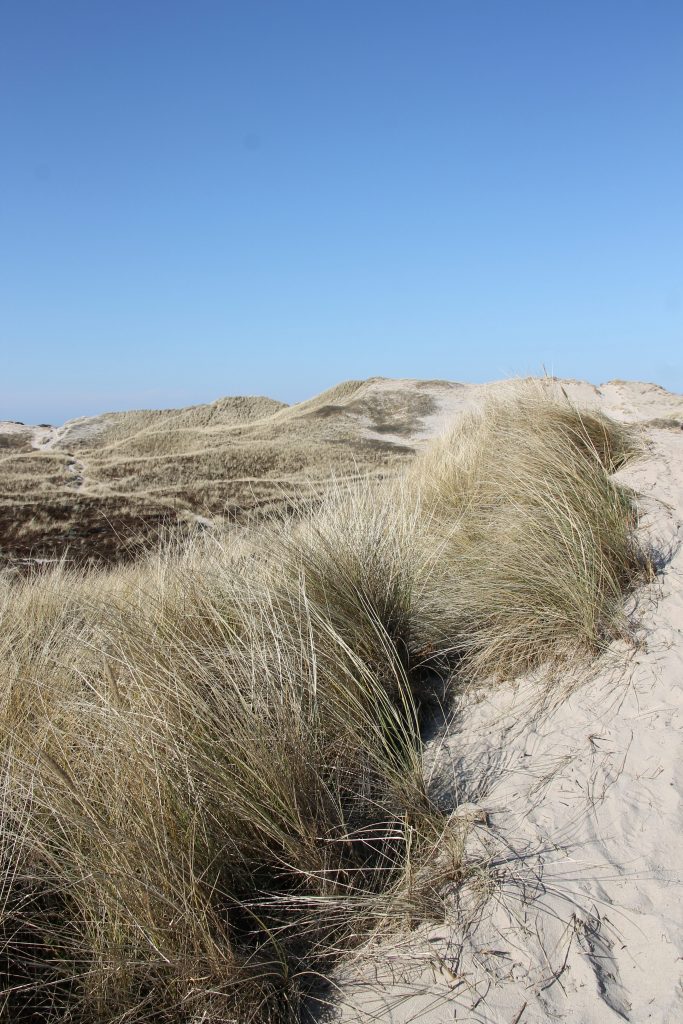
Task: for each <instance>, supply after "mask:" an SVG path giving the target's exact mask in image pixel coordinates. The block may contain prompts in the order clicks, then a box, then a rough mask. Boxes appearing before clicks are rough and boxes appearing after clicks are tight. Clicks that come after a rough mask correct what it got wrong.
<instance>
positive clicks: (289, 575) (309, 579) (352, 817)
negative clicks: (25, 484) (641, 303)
mask: <svg viewBox="0 0 683 1024" xmlns="http://www.w3.org/2000/svg"><path fill="white" fill-rule="evenodd" d="M632 454H634V443H633V440H632V438H631V436H630V435H629V434H628V433H627V432H626V431H625V430H623V429H622V428H620V427H617V426H616V425H614V424H612V423H611V422H609V421H607V420H605V419H604V418H603V417H598V416H595V415H593V414H590V415H588V414H583V413H579V412H578V411H577V410H575V409H573V408H572V407H570V406H569V405H568V403H565V402H564V400H563V399H562V398H560V401H559V402H552V401H549V400H548V399H547V398H544V397H542V396H541V395H539V394H536V393H533V392H530V391H529V390H528V389H521V390H519V389H518V390H517V391H515V392H514V393H513V394H512V395H511V396H508V397H507V398H505V399H502V400H497V401H495V402H493V403H492V404H490V405H489V406H488V407H487V408H486V410H485V411H484V412H483V413H482V414H481V415H477V416H472V417H470V418H469V419H467V421H466V422H464V423H463V425H462V426H461V427H459V428H458V430H457V431H456V432H455V433H454V434H452V435H451V436H450V437H449V438H447V439H445V440H444V441H443V443H441V444H440V445H439V446H437V447H436V448H434V449H433V450H431V451H430V452H428V453H427V454H426V455H425V456H424V458H422V459H421V460H420V461H419V463H418V464H416V466H415V468H414V470H413V471H411V472H410V473H409V474H408V475H407V476H406V477H405V478H404V479H403V480H402V481H400V482H399V483H387V484H386V485H384V486H383V485H377V484H375V485H369V484H366V485H359V486H357V487H354V488H346V489H344V488H342V487H341V486H340V487H337V488H335V489H334V490H333V491H332V493H330V494H329V495H328V497H327V498H326V500H325V501H324V502H323V504H322V506H321V507H318V508H316V509H315V510H313V511H309V512H306V511H305V510H299V515H298V517H297V518H296V520H293V521H292V522H290V523H284V524H282V523H280V524H278V523H272V524H271V525H270V526H268V527H261V528H258V529H254V530H253V531H251V532H246V531H244V532H241V533H239V532H232V533H230V534H228V535H226V537H225V538H224V539H223V540H219V539H216V538H211V537H206V536H204V537H202V536H200V535H198V536H197V537H195V538H194V540H193V541H192V542H191V543H188V544H187V545H185V546H184V547H182V548H177V549H173V548H168V549H167V550H165V551H163V552H159V553H157V554H155V555H151V556H148V557H147V559H146V560H145V561H143V562H139V563H138V564H136V565H133V566H129V567H122V568H119V569H117V570H115V571H111V572H108V573H105V572H99V573H96V572H93V573H90V574H85V573H77V572H75V571H73V570H69V569H67V568H66V567H64V566H59V567H57V569H55V570H54V571H52V572H50V573H46V574H44V575H41V576H38V577H36V578H34V579H32V580H18V579H14V578H10V577H9V576H6V577H2V578H0V702H1V703H0V743H1V749H2V780H3V784H2V793H3V805H2V831H1V832H0V837H1V848H0V860H1V864H2V882H1V884H2V903H1V904H0V906H2V913H3V919H2V929H3V953H2V961H1V963H0V971H1V974H2V977H3V980H4V1000H5V1002H4V1012H5V1017H6V1019H8V1020H12V1021H19V1020H22V1019H25V1020H32V1021H51V1022H57V1021H60V1022H66V1021H69V1022H80V1024H86V1022H87V1024H90V1022H104V1021H107V1022H114V1021H116V1022H120V1024H123V1022H124V1021H125V1022H126V1024H131V1022H140V1024H142V1022H146V1024H150V1022H152V1021H154V1022H163V1021H165V1022H168V1024H170V1022H177V1021H186V1022H188V1024H189V1022H199V1021H202V1022H205V1024H210V1022H215V1024H218V1022H219V1021H225V1020H239V1021H241V1022H242V1021H244V1022H255V1024H256V1022H285V1021H291V1022H298V1021H301V1020H304V1019H307V1014H308V1012H309V1010H310V1008H311V1007H312V1006H314V1005H316V1004H319V1003H320V1002H321V1001H322V1002H324V1001H325V1000H326V999H327V998H328V992H327V991H326V989H325V978H326V977H327V976H328V975H329V973H330V971H331V969H332V967H333V966H334V963H335V962H336V960H337V958H338V957H339V956H340V955H342V954H343V953H344V951H346V950H348V949H349V948H350V947H352V946H353V945H355V944H357V943H358V942H359V941H361V940H362V938H363V936H365V935H367V934H368V933H369V932H371V931H373V930H374V929H377V928H386V927H389V926H394V927H406V926H408V927H409V926H410V925H411V924H413V923H414V922H415V921H419V920H421V919H424V918H427V917H434V916H437V917H438V916H439V915H443V913H444V909H443V897H444V894H445V892H446V891H447V890H448V887H449V886H452V885H453V884H454V883H457V881H458V879H459V878H460V877H461V876H462V874H463V872H464V871H465V870H466V865H465V864H464V863H463V846H464V838H465V837H464V834H463V830H462V828H461V827H458V828H455V827H453V825H452V820H451V819H448V818H446V817H444V816H442V815H441V814H440V813H439V811H438V810H437V808H435V807H434V806H433V805H432V804H431V802H430V800H429V797H428V794H427V786H426V782H425V778H424V773H423V766H422V744H421V736H420V728H421V711H420V706H421V702H422V700H423V697H424V694H425V689H426V687H427V686H428V682H429V675H428V673H427V666H428V665H429V663H430V662H432V663H438V665H439V666H441V667H442V668H448V669H449V670H450V669H453V668H456V669H457V670H458V672H459V673H460V674H461V675H463V674H465V675H468V676H474V677H476V678H483V677H484V676H486V675H488V676H500V675H504V674H511V673H516V672H519V671H523V670H526V669H527V668H529V667H535V666H537V665H538V664H540V663H541V662H542V661H545V660H548V659H550V660H555V661H557V660H559V659H562V658H565V659H566V658H567V657H568V656H572V657H573V656H574V655H576V654H577V653H584V654H585V653H592V652H594V651H595V650H597V649H599V648H600V647H601V646H602V645H604V644H605V643H606V642H607V641H608V639H609V638H610V637H612V636H615V635H618V634H619V633H621V632H623V631H624V630H625V629H626V622H625V619H624V613H623V595H624V592H625V590H627V589H628V588H629V587H630V586H632V585H633V582H634V580H635V578H636V576H637V574H638V571H639V569H640V568H641V565H642V556H641V555H640V554H639V552H638V548H637V543H636V540H635V535H634V531H635V528H636V525H637V516H636V509H635V504H634V499H633V496H632V495H631V494H630V493H629V492H627V491H625V490H624V489H623V488H621V487H619V485H617V484H616V483H615V482H614V481H613V480H612V479H611V478H610V473H611V472H612V470H613V469H615V468H616V467H618V466H619V465H621V464H622V463H623V462H624V460H626V459H627V458H629V457H630V456H631V455H632Z"/></svg>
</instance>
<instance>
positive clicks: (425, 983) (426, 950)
mask: <svg viewBox="0 0 683 1024" xmlns="http://www.w3.org/2000/svg"><path fill="white" fill-rule="evenodd" d="M567 390H568V391H573V392H574V395H572V397H575V396H576V397H580V398H581V400H582V401H584V402H586V401H590V402H591V403H595V404H598V405H601V406H602V407H604V408H605V409H606V411H608V412H609V413H610V414H612V415H614V416H616V417H621V418H623V419H625V420H630V421H638V420H640V421H644V422H648V421H653V420H655V421H656V420H665V421H667V424H668V426H671V424H669V423H668V421H670V420H672V419H675V418H676V416H677V415H680V413H681V410H682V409H683V402H682V400H681V397H680V396H675V395H670V394H668V393H666V392H663V391H662V389H660V388H657V387H656V386H655V385H642V384H624V383H621V382H615V383H612V384H609V385H605V386H604V387H603V388H601V389H600V390H598V389H592V388H591V387H590V386H586V385H580V384H576V385H573V386H572V385H568V387H567ZM577 391H579V392H581V394H580V396H578V395H576V392H577ZM667 424H665V425H664V426H662V427H657V428H654V429H652V430H651V434H650V436H651V447H650V450H649V452H648V454H647V457H646V458H644V459H642V460H641V461H640V462H638V463H637V464H634V465H633V466H632V467H630V468H629V469H628V470H626V471H624V472H623V473H622V474H621V476H622V478H623V479H624V480H625V481H626V482H628V483H629V484H630V485H632V486H633V487H634V488H636V489H637V490H638V491H640V492H642V494H643V509H644V513H645V514H644V522H643V528H644V529H645V530H647V532H648V534H649V536H650V538H651V539H652V542H653V543H654V544H655V545H656V547H657V549H658V551H659V552H660V557H661V561H662V573H661V575H660V577H659V579H658V581H657V582H655V583H654V584H653V585H652V586H650V587H646V588H643V590H642V591H641V593H640V594H639V595H638V597H637V608H636V612H637V614H638V615H639V617H640V621H641V630H640V636H639V639H638V643H637V644H636V645H635V646H633V647H631V646H627V645H625V644H622V645H614V647H613V648H612V650H611V651H610V652H609V655H608V656H607V657H605V658H604V659H602V660H601V662H600V664H599V665H596V666H595V667H594V669H593V670H592V671H589V672H588V673H587V677H586V678H585V679H584V680H583V682H582V683H581V684H580V685H578V686H577V685H576V682H575V681H570V680H568V679H558V680H556V681H555V682H554V684H553V687H552V689H551V691H550V694H549V696H548V698H547V699H546V700H545V702H543V701H542V700H541V688H540V687H539V684H538V682H537V681H534V680H531V679H529V680H523V681H522V682H521V683H518V684H516V685H513V684H504V685H501V686H499V687H498V688H496V689H495V690H494V691H493V692H488V693H486V694H479V695H478V702H477V703H474V704H473V703H472V695H468V696H467V698H466V699H465V700H463V702H462V706H461V708H459V709H456V712H455V714H454V716H453V720H452V721H451V722H450V723H449V724H448V726H447V727H446V728H445V729H444V730H443V731H442V733H441V734H440V735H439V736H438V737H437V738H435V739H434V740H433V741H432V742H431V747H430V750H429V751H428V757H427V761H428V766H429V770H430V772H431V777H432V783H433V791H434V795H435V797H436V798H437V799H438V800H440V801H441V802H442V804H443V805H444V806H445V807H446V808H448V807H449V806H455V804H456V803H458V802H461V801H463V800H469V801H471V805H470V809H469V810H470V817H471V818H474V819H478V820H479V822H480V823H479V824H476V823H475V824H474V826H473V831H472V833H471V836H470V839H469V841H468V849H469V852H470V856H471V859H472V864H473V865H475V866H476V865H478V867H475V870H474V872H473V876H472V879H471V881H470V882H469V883H468V884H467V885H466V886H465V889H464V890H463V891H462V892H461V893H460V897H459V900H458V902H457V903H456V902H455V897H453V899H452V901H451V904H450V909H449V913H448V920H447V921H446V924H445V925H444V926H438V927H434V928H427V927H423V928H420V929H418V930H417V931H416V932H413V933H412V935H410V936H406V937H404V938H403V939H402V940H401V941H400V942H395V943H386V942H385V943H383V944H382V945H381V946H379V947H377V948H376V949H373V950H372V951H371V952H367V951H366V952H365V953H364V954H363V956H361V957H360V958H359V960H358V962H357V963H356V964H355V965H354V966H353V967H352V968H349V969H348V970H347V971H346V973H345V974H344V975H343V976H342V977H340V979H339V981H340V985H341V997H342V1003H343V1004H344V1005H343V1009H342V1010H341V1011H340V1019H342V1020H348V1021H350V1020H371V1019H372V1020H376V1021H377V1020H379V1021H392V1022H408V1021H424V1022H428V1024H437V1022H442V1021H443V1022H445V1021H453V1020H455V1021H471V1022H480V1024H484V1022H495V1024H532V1022H533V1024H546V1022H550V1021H563V1022H572V1024H608V1022H617V1021H624V1020H626V1021H633V1022H644V1021H653V1022H660V1024H665V1022H666V1024H674V1022H678V1021H682V1020H683V989H682V987H681V978H682V975H683V910H682V904H681V896H682V895H683V892H682V890H681V882H682V881H683V803H682V801H681V792H682V784H683V779H682V777H681V773H682V770H683V758H682V756H681V755H682V754H683V734H682V732H681V724H682V723H681V703H682V697H683V551H682V550H681V542H683V431H681V430H680V429H679V428H677V427H676V424H675V423H674V424H673V429H669V428H668V426H667ZM472 805H474V806H472ZM463 813H465V814H467V808H466V809H465V811H464V812H463Z"/></svg>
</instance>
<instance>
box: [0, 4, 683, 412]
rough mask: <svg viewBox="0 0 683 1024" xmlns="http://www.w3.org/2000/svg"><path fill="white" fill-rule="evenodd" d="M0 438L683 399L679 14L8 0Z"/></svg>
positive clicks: (668, 9)
mask: <svg viewBox="0 0 683 1024" xmlns="http://www.w3.org/2000/svg"><path fill="white" fill-rule="evenodd" d="M0 146H1V159H0V351H1V357H2V359H1V364H0V418H1V417H10V418H16V419H23V420H26V421H37V420H48V421H52V422H61V421H62V420H63V419H64V418H66V417H69V416H75V415H80V414H86V413H95V412H100V411H103V410H106V409H116V408H118V409H120V408H132V407H142V406H148V407H149V406H157V407H158V406H166V405H179V404H187V403H191V402H202V401H210V400H212V399H214V398H216V397H218V396H219V395H222V394H244V393H247V394H268V395H272V396H274V397H277V398H280V399H283V400H285V401H296V400H299V399H302V398H305V397H307V396H309V395H311V394H314V393H316V392H318V391H320V390H322V389H323V388H325V387H327V386H329V385H331V384H333V383H336V382H337V381H339V380H341V379H344V378H348V377H365V376H369V375H372V374H380V375H385V376H411V377H412V376H414V377H446V378H451V379H456V380H487V379H493V378H496V377H500V376H505V375H509V374H512V373H524V372H539V371H540V370H541V365H542V364H545V366H546V367H547V368H548V370H554V371H555V372H556V373H559V374H562V375H567V376H577V377H586V378H588V379H590V380H593V381H596V382H599V381H601V380H604V379H607V378H609V377H627V378H628V377H635V378H641V379H649V380H656V381H658V382H659V383H661V384H664V385H665V386H667V387H669V388H672V389H674V390H679V391H683V354H682V353H683V2H681V0H668V2H667V0H641V2H632V0H538V2H530V0H306V2H304V0H269V2H266V0H239V2H237V0H183V2H177V0H106V2H105V0H0Z"/></svg>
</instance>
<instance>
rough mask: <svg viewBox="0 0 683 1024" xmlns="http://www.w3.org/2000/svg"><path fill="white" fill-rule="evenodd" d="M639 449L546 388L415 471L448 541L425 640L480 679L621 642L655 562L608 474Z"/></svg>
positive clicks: (485, 418) (623, 433)
mask: <svg viewBox="0 0 683 1024" xmlns="http://www.w3.org/2000/svg"><path fill="white" fill-rule="evenodd" d="M638 451H639V446H638V442H637V439H636V437H635V435H634V434H633V432H632V431H630V430H629V429H628V428H626V427H625V426H623V425H621V424H617V423H615V422H614V421H612V420H609V419H608V418H607V417H605V416H603V415H602V414H600V413H598V412H593V411H580V410H578V409H577V408H576V407H574V406H572V405H571V404H570V402H569V401H568V399H566V397H565V396H564V395H563V394H560V395H559V396H558V398H557V399H556V400H554V401H553V400H549V399H548V397H547V395H546V394H545V393H544V392H543V391H542V390H541V389H540V387H538V386H537V385H535V384H527V385H525V386H522V387H520V386H517V387H516V388H515V389H513V390H512V391H511V393H509V394H507V395H503V396H502V397H501V396H500V395H498V396H494V397H493V398H492V399H490V400H489V401H488V402H487V403H486V404H484V406H483V407H482V408H480V409H479V410H477V411H476V412H472V413H470V414H469V415H468V416H467V417H465V419H464V420H463V422H461V423H460V424H459V425H458V426H457V427H456V429H455V431H454V432H453V433H452V434H451V435H449V436H447V437H445V438H444V439H443V440H442V441H441V442H440V443H438V444H437V445H435V446H434V447H433V448H432V449H431V451H429V452H428V453H427V455H426V457H425V458H423V459H422V460H420V462H419V463H418V464H417V465H416V466H415V474H416V476H417V486H418V488H419V489H420V491H421V494H422V501H423V504H424V506H425V509H427V510H429V515H430V532H431V534H432V535H434V536H435V537H438V545H437V546H436V547H435V551H436V557H435V559H434V566H433V571H432V576H431V580H430V585H429V588H428V591H427V593H426V594H425V600H424V602H423V608H422V629H423V633H424V639H425V641H426V642H427V643H428V644H429V645H430V646H432V647H433V648H434V649H435V650H436V651H443V652H446V653H448V654H456V655H458V656H459V657H461V658H463V659H464V660H465V663H466V668H467V672H468V673H469V675H470V676H475V677H478V678H480V679H481V678H485V677H487V676H489V675H493V676H496V677H502V676H514V675H517V674H519V673H520V672H524V671H528V670H532V669H535V668H537V667H538V666H540V665H541V664H543V663H547V662H553V661H563V660H566V659H567V658H570V657H577V656H581V655H582V654H586V653H588V654H595V653H597V652H598V651H599V650H600V649H602V648H603V647H604V646H605V644H606V643H608V642H609V641H610V640H611V639H614V638H615V637H618V636H622V635H624V634H625V632H627V630H628V623H627V621H626V618H625V613H624V606H623V595H624V593H625V591H627V590H628V589H629V588H630V587H631V586H632V584H633V583H634V582H635V580H637V579H638V578H639V577H640V576H641V575H642V573H643V571H644V569H645V568H646V566H645V558H644V555H643V553H642V552H641V550H640V547H639V544H638V541H637V538H636V532H635V531H636V527H637V522H638V512H637V505H636V501H635V496H634V495H633V493H632V492H631V491H630V490H629V489H628V488H627V487H624V486H623V485H621V484H619V483H617V482H616V481H615V480H614V479H613V478H612V477H611V474H612V473H613V472H614V471H615V470H616V469H618V468H620V467H622V466H623V465H624V464H625V463H626V462H627V461H628V460H629V459H631V458H632V457H634V456H635V455H636V454H637V453H638Z"/></svg>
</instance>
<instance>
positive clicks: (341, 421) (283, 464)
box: [0, 377, 683, 565]
mask: <svg viewBox="0 0 683 1024" xmlns="http://www.w3.org/2000/svg"><path fill="white" fill-rule="evenodd" d="M561 383H562V385H563V387H564V389H565V391H566V392H567V394H568V395H569V397H570V398H571V399H572V400H576V401H580V402H581V403H584V404H586V403H587V404H589V405H595V406H599V407H601V408H602V409H603V410H604V411H605V412H608V413H610V414H613V415H615V416H618V417H619V418H623V419H626V420H629V421H642V422H647V421H652V420H659V421H660V425H661V424H662V423H663V424H665V425H669V426H675V424H676V422H677V421H678V420H683V398H681V396H677V395H673V394H670V393H668V392H666V391H665V390H664V389H662V388H661V387H659V386H657V385H655V384H642V383H636V382H628V381H612V382H610V383H608V384H604V385H602V386H601V387H599V388H597V387H594V386H593V385H591V384H587V383H583V382H580V381H562V382H561ZM504 386H505V385H504V382H503V383H502V384H499V383H494V384H486V385H476V384H459V383H454V382H451V381H432V380H426V381H420V380H391V379H388V378H383V377H373V378H370V379H369V380H366V381H345V382H343V383H342V384H338V385H337V386H336V387H333V388H330V389H329V390H328V391H324V392H322V394H320V395H318V396H317V397H315V398H311V399H308V400H307V401H304V402H300V403H298V404H297V405H292V406H287V405H284V404H283V403H282V402H277V401H275V400H273V399H270V398H263V397H228V398H220V399H218V400H217V401H216V402H212V403H211V404H208V405H197V406H190V407H188V408H184V409H154V410H140V411H136V412H120V413H117V412H111V413H104V414H102V415H100V416H93V417H82V418H79V419H74V420H69V421H68V422H67V423H65V424H63V425H62V426H58V427H49V426H45V425H42V426H28V425H24V424H18V423H14V422H10V421H0V563H3V562H4V563H5V564H15V565H17V564H18V565H28V564H33V563H35V562H45V561H52V560H55V559H58V558H62V557H67V558H68V559H69V560H73V561H76V562H84V561H85V562H94V563H98V564H103V563H105V564H106V563H110V562H116V561H119V560H121V559H124V560H125V559H127V558H129V557H131V556H132V555H134V554H135V553H136V552H137V551H139V550H140V546H141V545H142V546H143V547H144V546H149V545H150V544H154V543H155V542H156V540H157V539H158V537H159V535H160V532H167V531H168V530H171V531H174V530H178V529H180V530H183V529H186V528H187V527H188V525H190V524H191V523H192V522H195V521H197V517H199V519H200V521H201V522H203V523H205V524H206V523H207V522H211V521H213V520H222V519H227V520H229V521H237V522H244V521H247V520H249V519H253V517H254V516H259V515H263V514H268V513H271V512H273V511H275V512H277V511H278V510H280V509H286V508H287V507H288V506H289V505H290V503H291V501H292V499H294V498H296V499H301V498H311V499H315V498H316V496H319V495H320V494H322V493H323V492H324V491H325V489H326V487H327V486H328V484H329V481H330V479H331V478H333V477H334V478H349V477H353V476H358V475H369V476H371V477H372V476H386V475H387V474H391V473H393V472H394V471H395V470H396V468H397V467H398V466H399V465H400V464H401V463H402V462H403V461H405V459H407V458H411V457H412V456H413V455H414V454H415V452H416V451H417V450H419V449H420V448H421V447H423V446H424V443H425V442H426V441H427V440H428V439H429V438H431V437H434V436H435V435H437V434H439V433H440V432H441V431H443V429H444V428H445V427H446V426H447V425H448V424H449V423H451V422H452V421H453V420H454V419H455V418H456V417H457V416H458V415H459V414H460V413H461V412H462V411H463V410H464V409H467V408H469V407H472V406H474V405H476V404H477V402H478V401H479V400H480V399H481V398H482V397H483V396H484V395H485V394H488V393H490V392H491V391H492V390H495V389H497V388H499V387H504Z"/></svg>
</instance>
